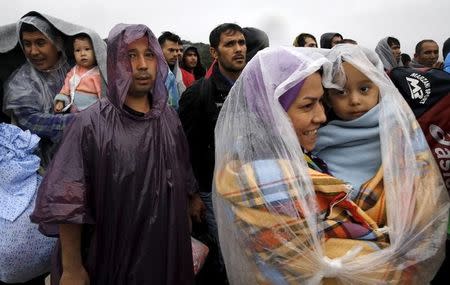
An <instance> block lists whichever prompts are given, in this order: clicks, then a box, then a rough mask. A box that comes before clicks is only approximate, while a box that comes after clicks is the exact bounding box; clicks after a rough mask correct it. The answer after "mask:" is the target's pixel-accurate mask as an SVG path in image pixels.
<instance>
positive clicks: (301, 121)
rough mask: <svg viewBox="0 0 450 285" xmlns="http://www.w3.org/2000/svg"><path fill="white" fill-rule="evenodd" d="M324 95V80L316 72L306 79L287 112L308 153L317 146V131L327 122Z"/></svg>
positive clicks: (301, 143)
mask: <svg viewBox="0 0 450 285" xmlns="http://www.w3.org/2000/svg"><path fill="white" fill-rule="evenodd" d="M323 93H324V91H323V87H322V78H321V76H320V74H319V73H317V72H316V73H314V74H312V75H310V76H309V77H307V78H306V80H305V82H304V83H303V86H302V88H301V89H300V91H299V93H298V96H297V98H296V99H295V100H294V102H293V103H292V105H291V106H290V107H289V109H288V111H287V114H288V116H289V118H290V119H291V122H292V125H293V126H294V129H295V132H296V134H297V137H298V140H299V142H300V145H301V146H302V147H303V149H304V150H305V151H308V152H309V151H311V150H313V148H314V146H315V145H316V141H317V130H318V129H319V127H320V125H321V124H322V123H324V122H325V120H326V117H325V112H324V109H323V105H322V96H323Z"/></svg>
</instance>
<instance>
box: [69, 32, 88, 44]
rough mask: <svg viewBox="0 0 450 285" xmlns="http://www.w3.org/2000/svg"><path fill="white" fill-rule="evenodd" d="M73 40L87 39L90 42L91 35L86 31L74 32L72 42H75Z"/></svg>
mask: <svg viewBox="0 0 450 285" xmlns="http://www.w3.org/2000/svg"><path fill="white" fill-rule="evenodd" d="M75 40H89V42H90V43H91V44H92V40H91V37H90V36H89V35H88V34H86V33H79V34H76V35H75V36H73V42H75Z"/></svg>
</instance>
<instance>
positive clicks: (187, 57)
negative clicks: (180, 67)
mask: <svg viewBox="0 0 450 285" xmlns="http://www.w3.org/2000/svg"><path fill="white" fill-rule="evenodd" d="M197 61H198V58H197V54H196V53H195V51H193V50H187V51H186V52H185V54H184V65H185V66H186V67H187V68H188V69H194V68H195V67H196V66H197Z"/></svg>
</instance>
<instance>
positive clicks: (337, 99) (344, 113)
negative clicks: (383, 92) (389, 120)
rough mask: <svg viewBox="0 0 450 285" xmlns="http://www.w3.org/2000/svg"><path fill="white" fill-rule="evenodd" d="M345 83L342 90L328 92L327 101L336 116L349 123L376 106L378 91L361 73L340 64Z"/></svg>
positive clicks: (349, 66) (352, 67)
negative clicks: (343, 72) (345, 79)
mask: <svg viewBox="0 0 450 285" xmlns="http://www.w3.org/2000/svg"><path fill="white" fill-rule="evenodd" d="M342 66H343V68H344V71H345V75H346V78H347V82H346V83H345V86H344V90H343V91H339V90H336V89H330V90H328V100H329V103H330V105H331V108H332V109H333V111H334V113H335V114H336V116H338V117H339V118H340V119H341V120H344V121H351V120H354V119H357V118H359V117H361V116H362V115H364V114H365V113H367V112H368V111H369V110H370V109H372V108H373V107H375V106H376V105H377V104H378V98H379V93H380V90H379V89H378V87H377V86H376V85H375V84H374V83H373V82H372V81H371V80H370V79H369V78H368V77H367V76H365V75H364V74H363V73H362V72H360V71H359V70H358V69H356V68H355V67H354V66H353V65H351V64H350V63H348V62H344V63H343V64H342Z"/></svg>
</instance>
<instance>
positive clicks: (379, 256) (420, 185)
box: [214, 45, 449, 284]
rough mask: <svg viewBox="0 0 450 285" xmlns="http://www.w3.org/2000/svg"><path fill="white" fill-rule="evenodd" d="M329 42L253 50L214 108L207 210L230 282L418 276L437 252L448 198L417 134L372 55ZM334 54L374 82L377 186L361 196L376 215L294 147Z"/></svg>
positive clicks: (333, 84)
mask: <svg viewBox="0 0 450 285" xmlns="http://www.w3.org/2000/svg"><path fill="white" fill-rule="evenodd" d="M339 46H340V47H341V48H337V49H336V48H334V49H331V50H321V49H310V48H275V49H273V48H269V49H265V50H264V51H261V52H260V53H258V54H257V55H256V56H255V57H254V58H253V60H251V61H250V62H249V63H248V64H247V66H246V67H245V68H244V70H243V72H242V74H241V75H240V77H239V79H238V80H237V81H236V83H235V85H234V86H233V88H232V90H231V91H230V94H229V95H228V98H227V100H226V101H225V103H224V105H223V107H222V110H221V112H220V115H219V118H218V122H217V125H216V129H215V141H216V148H215V149H216V165H215V170H214V209H215V213H216V219H217V224H218V228H219V238H220V245H221V248H222V253H223V256H224V260H225V264H226V269H227V274H228V277H229V280H230V284H374V283H380V284H427V283H428V282H429V281H430V280H431V278H432V277H433V275H434V274H435V272H436V270H437V268H438V266H439V265H440V263H441V262H442V259H443V242H444V240H445V231H446V227H447V219H448V208H449V198H448V194H447V193H446V189H445V186H444V185H443V181H442V178H441V176H440V174H439V172H438V169H437V165H436V163H435V162H434V158H433V157H432V155H431V152H430V150H429V148H428V146H427V143H426V141H425V138H424V135H423V133H422V131H421V130H420V128H419V127H418V124H417V121H416V120H415V119H414V115H413V113H412V112H411V110H410V109H409V107H408V106H407V104H406V103H405V101H404V100H403V98H402V97H401V95H400V94H399V93H398V90H397V89H396V88H395V86H394V85H393V84H392V82H391V81H390V80H389V79H388V78H387V76H386V74H385V72H384V71H383V69H382V67H381V68H380V66H381V63H380V62H379V61H378V63H377V68H375V67H374V66H373V64H372V63H371V62H370V61H369V60H368V58H367V57H366V56H365V54H364V53H362V52H361V49H360V47H357V46H354V45H339ZM324 56H326V58H325V57H324ZM343 61H348V62H351V63H352V64H355V66H357V67H358V68H360V70H361V72H364V74H367V76H368V77H369V78H370V79H371V80H372V81H373V82H375V83H376V84H377V85H378V86H379V88H380V94H381V96H382V100H381V102H380V113H379V121H380V140H381V152H382V158H383V171H384V177H383V178H384V181H383V182H384V185H385V187H384V192H383V193H382V195H378V194H377V193H373V194H374V195H368V196H367V197H366V199H365V200H366V203H367V204H373V199H375V200H381V201H384V204H383V205H382V207H385V208H386V212H387V213H386V215H387V225H382V224H378V223H377V221H376V220H375V219H374V218H373V217H374V215H373V214H374V213H371V212H370V211H365V210H364V209H363V208H362V207H361V206H359V205H357V204H356V203H354V202H353V201H351V200H349V198H348V188H347V187H346V185H345V183H344V182H343V181H341V180H339V179H336V178H334V177H332V176H330V175H328V174H326V173H325V172H324V171H320V169H321V168H320V167H317V166H318V165H317V164H316V163H315V162H314V161H313V160H311V159H310V157H309V156H308V155H307V154H306V153H305V154H304V152H303V150H302V149H305V150H308V148H311V146H312V144H311V142H313V141H314V139H315V135H316V131H317V128H318V126H317V125H318V123H319V121H312V122H315V123H316V124H315V125H316V126H314V125H313V124H310V123H308V120H310V119H311V118H314V117H315V116H317V114H318V112H319V110H320V109H319V107H318V106H317V102H320V97H319V96H318V95H317V93H319V92H322V93H323V89H322V83H323V85H324V86H325V87H327V88H342V86H343V83H344V82H345V78H346V77H345V74H344V73H343V69H342V62H343ZM320 69H322V70H323V71H322V73H323V75H322V82H321V81H320V79H319V81H318V83H317V84H316V86H315V87H314V88H311V87H310V86H311V85H310V82H311V81H310V79H311V78H313V79H314V78H317V76H318V74H319V72H318V71H319V70H320ZM305 86H308V89H305V90H307V91H308V92H306V91H305V92H303V93H302V90H303V88H306V87H305ZM299 90H300V91H299ZM295 94H297V95H296V96H297V98H298V99H299V100H297V99H295V97H296V96H295ZM299 94H302V95H299ZM293 97H294V98H293ZM292 102H294V103H292ZM319 104H320V103H319ZM289 105H290V107H289V108H287V106H289ZM286 109H288V111H286ZM292 110H293V113H291V111H292ZM321 110H322V113H323V108H322V107H321ZM310 113H311V114H310ZM292 114H294V115H292ZM295 114H298V115H295ZM301 117H302V118H303V119H301ZM293 118H296V119H295V120H294V119H293ZM305 122H306V123H307V124H305ZM302 124H303V125H302ZM314 128H315V129H314ZM348 159H349V160H351V159H352V158H351V157H348ZM383 195H384V196H383ZM383 199H384V200H383Z"/></svg>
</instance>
